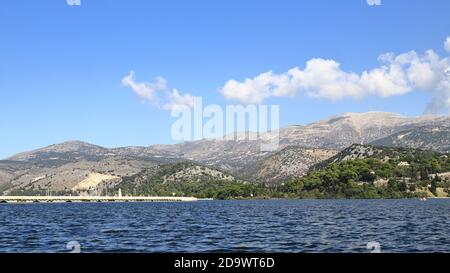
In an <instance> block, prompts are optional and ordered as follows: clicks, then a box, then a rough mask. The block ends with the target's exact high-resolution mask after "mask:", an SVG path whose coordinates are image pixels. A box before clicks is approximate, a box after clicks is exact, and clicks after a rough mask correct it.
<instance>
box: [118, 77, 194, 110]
mask: <svg viewBox="0 0 450 273" xmlns="http://www.w3.org/2000/svg"><path fill="white" fill-rule="evenodd" d="M122 85H123V86H125V87H129V88H131V90H133V92H134V93H135V94H136V95H137V96H138V97H139V98H140V99H141V100H142V102H148V103H150V104H151V105H154V106H156V107H158V108H160V109H164V110H174V109H177V108H179V107H183V106H187V107H189V108H192V107H193V105H194V96H192V95H191V94H189V93H186V94H180V92H179V91H178V90H177V89H173V90H170V89H169V88H168V86H167V81H166V79H164V78H163V77H161V76H158V77H156V78H155V80H154V81H153V82H150V83H148V82H136V80H135V77H134V71H130V73H129V74H128V75H127V76H125V77H124V78H123V79H122Z"/></svg>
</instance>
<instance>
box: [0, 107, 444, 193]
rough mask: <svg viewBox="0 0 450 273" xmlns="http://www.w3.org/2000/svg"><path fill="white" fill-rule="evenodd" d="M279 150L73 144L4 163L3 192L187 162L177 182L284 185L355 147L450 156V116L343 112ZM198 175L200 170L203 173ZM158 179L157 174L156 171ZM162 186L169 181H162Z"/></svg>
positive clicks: (293, 132) (115, 177)
mask: <svg viewBox="0 0 450 273" xmlns="http://www.w3.org/2000/svg"><path fill="white" fill-rule="evenodd" d="M279 135H280V145H279V149H278V150H277V151H274V152H265V151H261V149H260V147H261V143H262V140H211V139H209V140H199V141H193V142H185V143H181V144H173V145H153V146H148V147H121V148H104V147H100V146H97V145H92V144H89V143H85V142H81V141H69V142H65V143H61V144H55V145H51V146H48V147H45V148H41V149H38V150H34V151H29V152H23V153H20V154H17V155H14V156H12V157H9V158H7V159H5V160H0V192H3V193H4V194H9V193H11V192H13V191H17V190H20V191H23V192H25V193H26V192H30V193H40V192H45V191H48V190H51V191H66V192H67V191H85V192H89V191H92V190H96V191H99V190H104V189H107V188H108V187H110V186H109V185H111V186H116V185H118V184H120V183H121V182H123V180H124V178H125V177H131V176H135V175H137V174H143V173H145V172H151V170H158V169H160V168H163V169H165V170H172V168H169V167H167V166H174V165H176V164H178V166H179V164H180V163H183V162H188V163H189V165H188V166H184V165H183V166H184V167H183V168H185V169H186V168H187V169H188V170H187V171H183V170H180V169H179V168H174V173H173V174H167V173H166V175H168V177H169V176H171V177H173V178H176V179H175V180H180V179H181V180H183V179H184V180H186V179H185V178H186V177H189V179H193V178H192V177H195V179H200V180H202V179H201V178H199V177H201V176H208V179H207V180H208V181H209V180H211V179H219V180H223V181H248V182H256V183H269V184H276V183H280V182H281V181H284V180H286V179H289V178H295V177H301V176H304V175H305V174H306V173H307V172H308V170H309V169H310V168H311V167H312V166H315V165H317V164H319V163H320V162H322V161H324V160H327V159H329V158H331V157H333V156H335V155H336V154H337V153H338V152H339V151H342V150H344V149H346V148H347V147H349V146H351V145H353V144H355V143H356V144H371V145H376V146H389V147H405V148H418V149H425V150H434V151H438V152H449V151H450V117H448V116H435V115H427V116H419V117H404V116H401V115H399V114H395V113H386V112H368V113H346V114H343V115H339V116H335V117H331V118H329V119H326V120H321V121H318V122H314V123H311V124H307V125H294V126H288V127H286V128H282V129H280V131H279ZM200 170H201V171H200ZM152 174H153V173H152ZM164 181H165V182H164V183H171V182H170V181H171V180H170V179H165V180H164Z"/></svg>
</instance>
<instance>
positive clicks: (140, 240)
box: [0, 199, 450, 252]
mask: <svg viewBox="0 0 450 273" xmlns="http://www.w3.org/2000/svg"><path fill="white" fill-rule="evenodd" d="M70 241H77V242H79V244H80V245H81V251H82V252H213V251H214V252H215V251H218V252H230V251H237V252H368V251H369V250H367V248H366V246H367V243H368V242H372V241H376V242H378V243H379V244H380V245H381V251H382V252H450V200H448V199H442V200H436V199H434V200H429V201H427V202H422V201H419V200H293V201H285V200H280V201H205V202H193V203H102V204H97V203H78V204H76V203H68V204H1V205H0V252H68V250H67V249H66V246H67V243H68V242H70Z"/></svg>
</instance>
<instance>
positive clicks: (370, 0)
mask: <svg viewBox="0 0 450 273" xmlns="http://www.w3.org/2000/svg"><path fill="white" fill-rule="evenodd" d="M367 4H368V5H369V6H381V0H367Z"/></svg>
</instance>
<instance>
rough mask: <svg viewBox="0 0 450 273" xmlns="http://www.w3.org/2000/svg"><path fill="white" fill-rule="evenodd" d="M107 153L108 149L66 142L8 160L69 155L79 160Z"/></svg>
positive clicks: (76, 142)
mask: <svg viewBox="0 0 450 273" xmlns="http://www.w3.org/2000/svg"><path fill="white" fill-rule="evenodd" d="M107 153H108V149H106V148H103V147H100V146H97V145H93V144H89V143H86V142H82V141H67V142H63V143H60V144H54V145H50V146H47V147H45V148H41V149H37V150H33V151H30V152H24V153H20V154H17V155H14V156H12V157H10V158H8V160H14V161H29V160H33V159H42V158H41V157H43V158H48V157H47V155H51V156H53V158H55V159H56V158H58V156H64V155H68V154H71V155H73V156H77V155H78V156H79V157H80V158H82V157H86V156H96V157H98V156H102V155H105V154H107Z"/></svg>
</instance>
